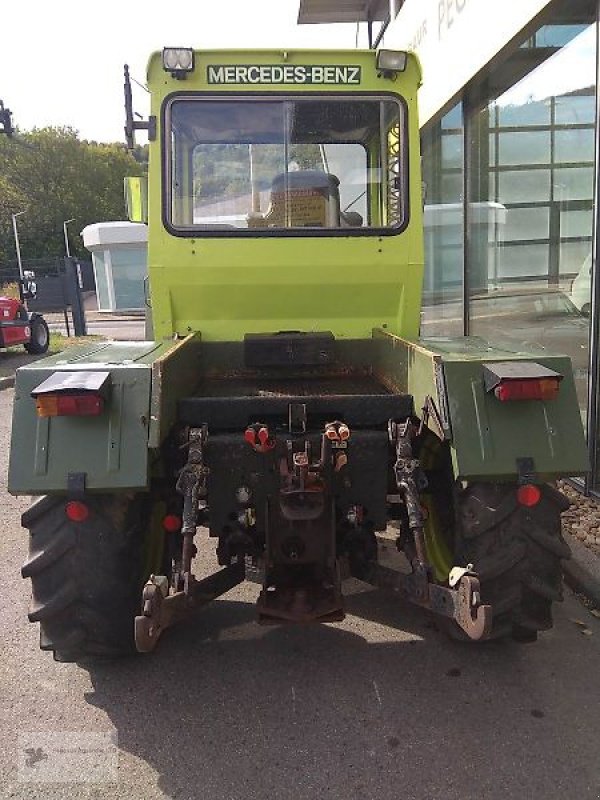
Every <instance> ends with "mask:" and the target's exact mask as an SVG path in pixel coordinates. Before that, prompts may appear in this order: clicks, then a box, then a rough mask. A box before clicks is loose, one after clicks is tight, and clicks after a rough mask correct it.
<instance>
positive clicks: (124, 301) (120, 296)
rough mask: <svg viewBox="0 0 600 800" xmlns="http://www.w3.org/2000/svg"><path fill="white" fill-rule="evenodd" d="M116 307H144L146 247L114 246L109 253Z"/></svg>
mask: <svg viewBox="0 0 600 800" xmlns="http://www.w3.org/2000/svg"><path fill="white" fill-rule="evenodd" d="M111 263H112V273H113V286H114V292H115V307H116V308H131V309H135V308H144V276H145V275H146V272H147V269H146V249H145V248H142V247H131V248H118V249H117V248H114V249H113V250H112V253H111Z"/></svg>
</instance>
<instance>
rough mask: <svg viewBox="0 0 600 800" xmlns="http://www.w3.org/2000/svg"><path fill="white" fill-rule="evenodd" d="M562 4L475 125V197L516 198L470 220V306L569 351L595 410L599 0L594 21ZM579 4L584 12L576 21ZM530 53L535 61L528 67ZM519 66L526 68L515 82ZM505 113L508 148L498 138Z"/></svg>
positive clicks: (497, 337)
mask: <svg viewBox="0 0 600 800" xmlns="http://www.w3.org/2000/svg"><path fill="white" fill-rule="evenodd" d="M551 5H553V7H554V6H556V8H557V10H558V13H560V15H561V17H560V24H558V25H552V24H549V25H548V24H547V25H546V26H544V27H543V28H542V29H539V30H538V31H537V32H534V33H533V34H530V35H529V36H528V38H527V40H526V41H524V44H523V46H522V48H521V49H520V50H519V51H517V52H516V53H515V54H514V55H513V56H512V58H513V59H514V62H513V63H511V56H508V57H507V59H506V60H505V61H504V63H502V64H499V65H497V67H496V85H497V86H508V88H507V89H506V90H505V91H504V93H503V94H502V95H500V96H498V97H496V98H493V97H490V105H489V106H488V107H487V108H483V110H482V111H480V112H479V113H478V114H477V115H476V118H475V120H474V124H473V126H472V130H473V132H474V137H473V140H472V142H471V144H470V147H471V151H470V153H469V154H468V163H469V164H471V165H472V169H473V174H472V175H471V176H470V178H469V186H470V187H471V192H472V193H473V196H472V197H470V198H469V200H473V201H481V202H482V203H483V202H484V201H486V200H487V199H488V197H493V198H494V199H495V200H497V201H498V203H499V204H502V205H504V206H505V207H506V218H505V224H504V225H500V224H497V225H496V226H495V228H494V231H493V232H492V231H491V230H488V234H487V236H486V234H485V233H484V232H483V231H482V230H479V231H478V230H477V225H475V223H474V222H473V221H471V223H470V224H471V225H472V228H471V229H470V231H469V237H468V239H469V246H470V249H469V253H468V258H467V268H468V270H469V275H468V283H469V287H470V298H469V309H468V313H469V320H470V330H472V332H473V333H475V334H480V335H482V336H485V337H486V338H489V339H490V340H491V341H492V342H493V343H495V344H500V345H504V346H507V347H509V348H510V349H515V350H523V349H525V350H527V349H528V348H532V349H535V348H543V350H544V351H545V352H562V353H567V354H568V355H570V356H571V358H572V361H573V365H574V369H575V382H576V387H577V395H578V399H579V402H580V405H581V411H582V414H583V415H585V411H586V398H587V361H588V344H587V341H588V335H589V321H588V319H587V318H586V317H585V314H582V313H581V308H582V302H584V301H585V298H586V297H587V296H589V278H590V275H589V269H590V268H589V262H588V263H587V264H586V261H587V260H588V258H589V253H590V242H591V200H592V197H593V175H594V121H595V105H594V102H595V101H594V90H595V82H596V25H595V8H594V4H592V3H589V24H587V25H583V24H580V23H581V21H582V16H581V8H579V6H578V7H577V9H575V5H574V4H569V3H568V2H566V1H565V2H559V3H556V4H551ZM549 8H550V6H549ZM587 8H588V6H587V5H586V9H587ZM571 13H572V17H571V19H575V21H576V23H577V24H574V25H570V24H568V23H569V19H570V18H569V14H571ZM557 21H558V20H557ZM526 56H531V57H530V58H529V57H528V58H526ZM527 63H529V64H530V65H531V71H530V72H528V73H527V74H525V75H523V67H524V66H525V65H526V64H527ZM511 75H517V76H518V75H520V76H522V77H521V78H520V80H518V81H517V82H515V83H514V84H513V85H512V86H510V85H509V83H508V82H509V81H510V78H511ZM494 117H495V118H497V120H498V125H499V138H498V139H497V140H496V141H497V153H494V150H493V147H490V142H492V141H493V139H492V137H491V134H493V133H494V132H495V131H494V130H493V129H491V128H490V124H491V121H492V119H493V118H494ZM575 125H585V126H587V127H585V128H576V127H573V126H575ZM533 126H536V127H535V129H534V127H533ZM552 126H556V127H555V129H554V130H552ZM538 165H539V166H538ZM567 165H573V166H567ZM507 167H509V168H508V169H507ZM512 167H523V169H512ZM536 167H537V168H536ZM494 175H496V177H497V191H496V192H495V193H494V180H493V177H494ZM488 191H489V194H487V193H488ZM516 204H523V206H526V207H523V208H515V207H514V205H516ZM588 204H589V207H588V208H586V207H585V206H586V205H588ZM534 205H535V207H534ZM527 206H528V207H527ZM479 226H480V227H481V220H480V221H479ZM492 235H496V236H497V238H498V242H497V245H496V246H495V247H494V245H493V242H492V240H491V236H492ZM536 239H545V240H547V241H546V242H541V241H537V242H536V241H535V240H536ZM599 457H600V454H599ZM599 467H600V464H599Z"/></svg>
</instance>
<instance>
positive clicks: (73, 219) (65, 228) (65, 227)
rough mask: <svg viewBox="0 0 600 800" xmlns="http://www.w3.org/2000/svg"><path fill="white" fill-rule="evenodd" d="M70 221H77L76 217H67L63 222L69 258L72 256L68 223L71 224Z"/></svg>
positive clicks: (66, 250)
mask: <svg viewBox="0 0 600 800" xmlns="http://www.w3.org/2000/svg"><path fill="white" fill-rule="evenodd" d="M69 222H75V217H73V218H72V219H66V220H65V221H64V222H63V234H64V236H65V252H66V254H67V258H71V251H70V250H69V236H68V234H67V225H68V224H69Z"/></svg>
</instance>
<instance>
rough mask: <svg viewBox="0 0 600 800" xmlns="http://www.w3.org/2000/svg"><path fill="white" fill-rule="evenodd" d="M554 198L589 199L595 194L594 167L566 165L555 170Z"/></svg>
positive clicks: (564, 199)
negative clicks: (568, 166)
mask: <svg viewBox="0 0 600 800" xmlns="http://www.w3.org/2000/svg"><path fill="white" fill-rule="evenodd" d="M553 190H554V199H555V200H558V201H559V202H560V201H561V200H562V201H568V200H587V199H591V198H592V197H593V194H594V170H593V168H592V167H570V168H567V167H564V168H562V169H557V170H555V172H554V186H553Z"/></svg>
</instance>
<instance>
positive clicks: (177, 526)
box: [162, 514, 181, 533]
mask: <svg viewBox="0 0 600 800" xmlns="http://www.w3.org/2000/svg"><path fill="white" fill-rule="evenodd" d="M162 524H163V528H164V529H165V530H166V532H167V533H177V531H180V530H181V517H178V516H177V514H167V516H166V517H165V518H164V519H163V523H162Z"/></svg>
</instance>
